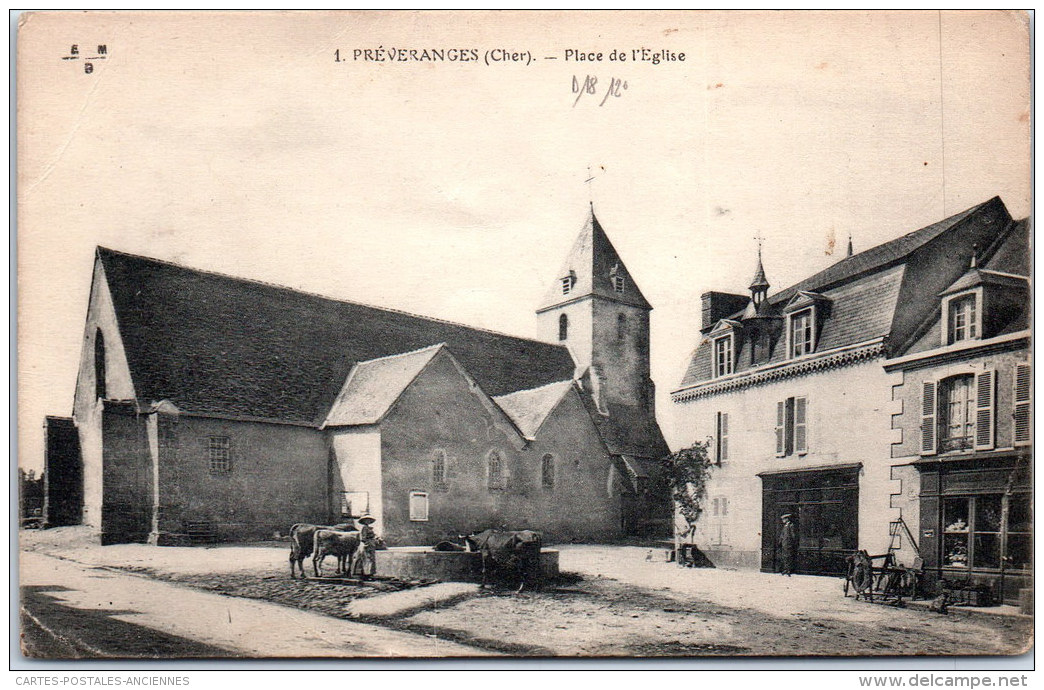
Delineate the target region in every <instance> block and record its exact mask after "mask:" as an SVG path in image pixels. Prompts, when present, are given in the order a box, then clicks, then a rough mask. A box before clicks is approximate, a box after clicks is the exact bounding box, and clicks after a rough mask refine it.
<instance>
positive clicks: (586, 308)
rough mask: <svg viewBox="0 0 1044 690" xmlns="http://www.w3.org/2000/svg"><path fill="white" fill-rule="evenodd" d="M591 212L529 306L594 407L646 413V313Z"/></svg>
mask: <svg viewBox="0 0 1044 690" xmlns="http://www.w3.org/2000/svg"><path fill="white" fill-rule="evenodd" d="M651 310H652V305H650V304H649V302H648V301H647V300H646V299H645V296H644V295H642V291H641V290H640V289H639V288H638V284H637V283H636V282H635V280H634V277H633V276H632V275H631V272H630V271H629V270H628V269H627V266H626V265H625V264H624V262H623V259H621V258H620V254H619V253H618V252H617V251H616V248H615V247H613V243H612V242H610V241H609V236H608V235H606V233H605V230H604V229H603V228H602V224H601V223H600V222H599V221H598V218H597V216H595V212H594V207H593V206H591V207H590V208H589V209H588V213H587V219H586V221H585V222H584V226H583V228H582V229H581V230H580V235H579V237H577V238H576V242H575V243H574V244H573V248H572V250H571V251H570V252H569V255H568V257H567V258H566V260H565V263H564V264H563V265H562V267H561V268H560V269H559V270H558V273H556V274H555V277H554V280H553V281H552V282H551V285H550V288H549V289H548V292H547V294H546V295H545V297H544V300H543V302H542V303H541V305H540V308H539V309H537V327H538V329H539V333H540V337H541V338H542V339H544V340H547V341H550V342H556V343H559V344H561V345H565V346H566V347H568V348H569V352H570V353H571V354H572V355H573V360H574V362H575V363H576V377H577V379H578V380H579V381H580V382H581V385H582V386H584V388H585V390H587V391H589V392H590V393H591V396H592V398H593V400H594V402H595V404H596V407H597V409H598V410H599V411H600V412H601V413H602V414H608V410H609V409H610V407H612V406H625V407H633V408H636V409H639V410H643V412H642V414H643V415H644V414H651V413H652V411H653V405H654V402H653V400H654V396H653V384H652V380H651V379H650V378H649V312H650V311H651Z"/></svg>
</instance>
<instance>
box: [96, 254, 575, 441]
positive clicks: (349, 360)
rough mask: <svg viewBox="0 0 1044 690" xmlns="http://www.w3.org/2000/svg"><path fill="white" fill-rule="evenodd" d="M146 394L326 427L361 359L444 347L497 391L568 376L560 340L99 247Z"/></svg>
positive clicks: (209, 409)
mask: <svg viewBox="0 0 1044 690" xmlns="http://www.w3.org/2000/svg"><path fill="white" fill-rule="evenodd" d="M97 256H98V259H99V261H100V262H101V265H102V268H103V270H104V273H105V279H106V281H107V283H108V287H109V290H110V292H111V294H112V299H113V305H114V307H115V311H116V319H117V322H118V326H119V330H120V336H121V339H122V342H123V346H124V349H125V351H126V353H127V360H128V364H129V366H130V373H131V378H132V380H133V383H134V390H135V392H136V395H137V396H138V399H139V400H141V401H145V402H152V401H158V400H163V399H167V400H170V401H172V402H173V403H174V404H175V405H176V406H177V407H178V408H179V409H181V410H183V411H186V412H196V413H204V414H221V415H230V416H242V417H256V418H261V419H272V420H281V421H287V422H297V423H303V424H309V425H318V424H319V423H320V422H321V421H322V420H323V418H324V417H325V416H326V413H327V411H328V410H329V409H330V407H331V404H332V403H333V401H334V398H335V397H336V396H337V394H338V392H339V391H340V390H341V387H342V386H343V384H344V382H345V380H346V378H347V376H348V374H349V372H350V371H351V370H352V368H353V367H354V366H355V364H356V363H358V362H364V361H369V360H373V359H377V358H380V357H385V356H388V355H393V354H399V353H403V352H409V351H413V350H417V349H420V348H424V347H428V346H431V345H435V344H437V343H447V344H448V345H449V346H450V347H451V348H452V350H453V353H454V355H455V356H456V357H457V359H458V361H460V363H461V364H462V365H463V366H464V367H465V368H466V369H467V370H468V372H469V373H470V374H471V375H472V376H473V377H474V378H475V380H476V382H477V383H478V384H479V385H480V386H481V387H482V389H483V390H484V391H486V393H488V394H489V395H503V394H505V393H509V392H512V391H517V390H520V389H526V388H535V387H537V386H541V385H544V384H546V383H550V382H554V381H561V380H563V379H568V378H571V377H572V375H573V370H574V364H573V359H572V357H571V356H570V354H569V352H568V350H567V349H566V348H565V347H561V346H559V345H553V344H549V343H543V342H539V341H535V340H528V339H525V338H518V337H515V336H510V335H504V334H500V333H494V332H491V331H486V330H482V329H478V328H471V327H468V326H464V325H460V324H455V323H450V322H447V321H440V320H437V319H432V318H426V317H422V316H415V315H413V314H407V313H405V312H400V311H394V310H390V309H380V308H378V307H371V306H367V305H363V304H358V303H354V302H346V301H340V300H335V299H330V298H327V297H321V296H318V295H313V294H309V293H305V292H300V291H297V290H292V289H289V288H285V287H279V286H275V285H269V284H266V283H261V282H256V281H251V280H245V279H241V278H233V277H230V276H225V275H220V274H217V273H209V272H205V271H199V270H195V269H191V268H185V267H183V266H178V265H176V264H172V263H168V262H164V261H158V260H155V259H149V258H145V257H141V256H134V255H131V254H124V253H122V252H117V251H113V250H111V249H105V248H102V247H99V248H98V250H97Z"/></svg>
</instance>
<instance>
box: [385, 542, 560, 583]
mask: <svg viewBox="0 0 1044 690" xmlns="http://www.w3.org/2000/svg"><path fill="white" fill-rule="evenodd" d="M375 556H376V560H377V572H376V575H377V576H378V577H393V578H396V579H399V580H439V581H442V582H481V581H482V554H479V553H469V552H467V551H432V549H431V547H430V546H397V547H392V548H390V549H386V550H381V551H377V552H376V554H375ZM557 576H558V551H556V550H554V549H541V551H540V579H541V580H550V579H554V578H556V577H557Z"/></svg>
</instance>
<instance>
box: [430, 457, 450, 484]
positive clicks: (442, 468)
mask: <svg viewBox="0 0 1044 690" xmlns="http://www.w3.org/2000/svg"><path fill="white" fill-rule="evenodd" d="M431 480H432V482H433V483H434V484H435V486H441V485H442V484H445V483H446V451H444V450H436V451H435V452H434V453H432V456H431Z"/></svg>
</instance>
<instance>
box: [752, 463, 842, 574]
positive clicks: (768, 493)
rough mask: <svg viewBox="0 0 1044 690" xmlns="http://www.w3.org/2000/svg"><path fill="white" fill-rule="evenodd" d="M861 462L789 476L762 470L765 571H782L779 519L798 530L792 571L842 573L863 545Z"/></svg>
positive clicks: (802, 471)
mask: <svg viewBox="0 0 1044 690" xmlns="http://www.w3.org/2000/svg"><path fill="white" fill-rule="evenodd" d="M861 467H862V465H860V464H858V463H853V464H847V465H837V466H833V467H829V468H822V467H820V468H809V469H807V470H797V471H789V472H764V473H762V474H760V475H758V476H759V477H761V481H762V513H761V515H762V529H761V539H762V543H761V570H762V571H763V572H779V569H780V554H779V532H780V529H781V527H782V520H781V517H782V516H783V515H790V516H791V520H792V521H794V522H795V523H796V524H795V527H796V530H797V537H798V543H797V553H796V554H795V568H794V572H797V573H803V574H806V575H834V576H836V575H841V576H843V575H844V574H845V572H846V561H845V559H846V558H847V557H848V556H849V555H851V554H852V553H854V552H855V550H856V548H857V544H858V542H859V521H858V515H859V470H860V468H861Z"/></svg>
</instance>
